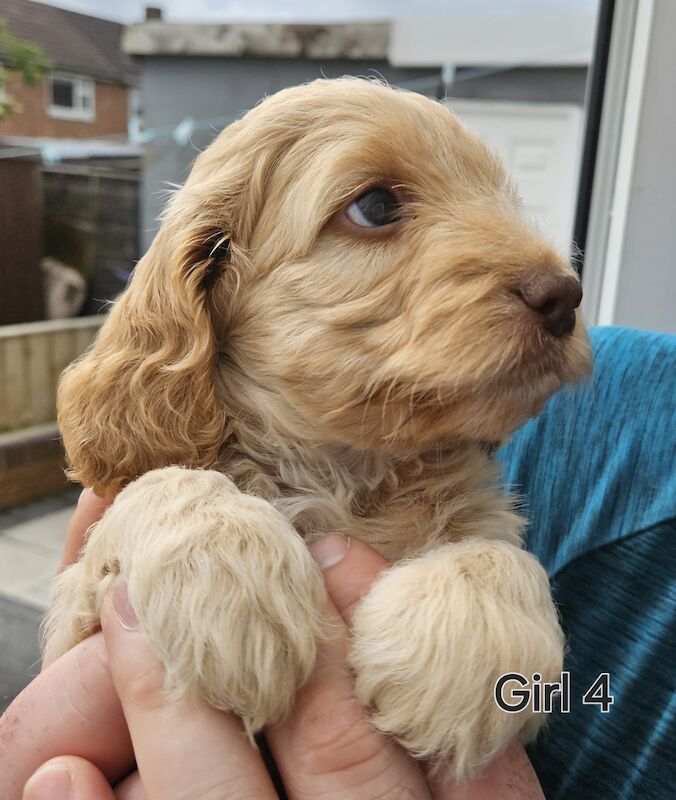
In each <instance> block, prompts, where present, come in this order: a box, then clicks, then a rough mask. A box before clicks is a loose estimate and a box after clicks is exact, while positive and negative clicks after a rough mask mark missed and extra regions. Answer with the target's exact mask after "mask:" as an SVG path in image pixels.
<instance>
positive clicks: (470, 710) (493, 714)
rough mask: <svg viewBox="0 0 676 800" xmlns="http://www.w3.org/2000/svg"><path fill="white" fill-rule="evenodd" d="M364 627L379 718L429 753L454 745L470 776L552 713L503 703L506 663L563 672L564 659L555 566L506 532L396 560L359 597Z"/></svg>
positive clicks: (357, 650)
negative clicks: (498, 685) (551, 576)
mask: <svg viewBox="0 0 676 800" xmlns="http://www.w3.org/2000/svg"><path fill="white" fill-rule="evenodd" d="M353 630H354V644H353V649H352V653H351V662H352V666H353V668H354V670H355V674H356V688H357V694H358V697H359V699H360V701H361V702H362V703H363V704H364V705H367V706H370V707H371V708H372V710H373V721H374V723H375V725H376V726H377V727H378V728H379V729H380V730H381V731H383V732H385V733H388V734H390V735H392V736H394V737H395V738H396V739H397V740H398V741H399V742H400V743H401V744H402V745H403V746H404V747H405V748H406V749H408V750H409V751H410V752H411V753H412V754H414V755H416V756H418V757H421V758H435V757H438V756H448V755H452V756H453V764H454V770H455V774H456V776H457V777H458V778H459V779H461V778H463V777H466V776H468V775H471V774H473V773H475V772H476V771H477V770H479V769H481V768H482V767H483V766H484V765H485V764H486V763H487V762H488V761H490V760H491V759H492V758H493V757H494V756H495V755H497V753H499V752H500V751H501V750H502V749H503V748H504V747H505V746H506V745H507V744H509V742H510V741H512V740H513V739H515V738H517V737H518V738H521V739H522V741H525V740H528V739H531V738H532V737H533V736H534V735H535V733H536V732H537V730H538V729H539V727H540V725H541V724H542V722H543V721H544V718H543V715H536V714H533V713H532V712H531V711H529V710H528V709H525V710H524V711H521V712H519V713H514V714H510V713H506V712H505V711H503V710H501V709H500V708H499V707H498V706H497V704H496V703H495V700H494V687H495V682H496V680H497V679H498V678H499V677H500V675H502V674H504V673H506V672H520V673H522V674H524V675H526V676H531V675H532V674H533V673H534V672H539V673H540V674H541V675H542V677H543V680H546V681H552V680H557V679H558V677H559V673H560V671H561V668H562V661H563V635H562V633H561V629H560V627H559V623H558V617H557V613H556V609H555V607H554V604H553V602H552V600H551V597H550V592H549V582H548V580H547V576H546V574H545V572H544V570H543V569H542V567H541V566H540V565H539V564H538V562H537V561H536V560H535V559H534V558H533V557H532V556H531V555H529V554H528V553H526V552H524V551H522V550H519V549H518V548H516V547H514V546H512V545H509V544H506V543H504V542H499V541H485V540H480V539H473V540H465V541H463V542H460V543H458V544H452V545H446V546H444V547H442V548H439V549H438V550H435V551H432V552H430V553H429V554H426V555H425V556H423V557H420V558H417V559H415V560H412V561H410V562H408V563H405V564H403V565H401V566H395V567H394V568H392V569H390V570H389V571H388V572H386V573H385V574H384V575H383V577H382V578H381V579H380V580H379V581H378V582H377V583H376V585H375V586H374V587H373V589H372V590H371V591H370V592H369V593H368V595H367V596H366V597H365V598H364V599H363V600H362V602H361V603H360V605H359V606H358V608H357V611H356V614H355V617H354V628H353Z"/></svg>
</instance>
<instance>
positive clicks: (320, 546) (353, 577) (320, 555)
mask: <svg viewBox="0 0 676 800" xmlns="http://www.w3.org/2000/svg"><path fill="white" fill-rule="evenodd" d="M310 553H312V557H313V558H314V560H315V561H316V562H317V564H318V565H319V567H320V569H321V570H322V572H323V573H324V583H325V585H326V591H327V592H328V593H329V596H330V598H331V600H332V601H333V604H334V606H335V607H336V609H337V611H338V613H339V614H340V615H341V617H342V618H343V620H344V621H345V622H346V623H347V624H348V625H349V624H350V622H351V621H352V612H353V610H354V607H355V606H356V605H357V603H358V602H359V601H360V600H361V598H362V597H363V596H364V595H365V594H366V593H367V592H368V591H369V589H370V588H371V586H372V584H373V582H374V581H375V580H376V579H377V578H378V576H379V575H380V573H381V572H383V570H386V569H387V568H388V567H389V566H390V565H389V563H388V562H387V561H386V560H385V559H384V558H383V557H382V556H381V555H380V553H377V552H376V551H375V550H374V549H373V548H372V547H369V546H368V545H367V544H364V542H360V541H359V539H348V538H347V537H345V536H341V535H340V534H337V533H332V534H329V535H328V536H325V537H324V538H323V539H319V540H318V541H316V542H313V543H312V544H311V545H310Z"/></svg>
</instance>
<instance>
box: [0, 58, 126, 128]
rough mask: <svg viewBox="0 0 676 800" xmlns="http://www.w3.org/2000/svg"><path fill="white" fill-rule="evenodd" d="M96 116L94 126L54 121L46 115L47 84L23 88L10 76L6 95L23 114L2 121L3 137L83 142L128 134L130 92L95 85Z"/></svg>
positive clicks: (0, 123) (91, 123) (14, 114)
mask: <svg viewBox="0 0 676 800" xmlns="http://www.w3.org/2000/svg"><path fill="white" fill-rule="evenodd" d="M95 85H96V90H95V95H96V99H95V108H96V116H95V118H94V120H93V121H92V122H79V121H76V120H64V119H54V117H50V116H49V113H48V111H47V108H48V96H47V85H46V81H42V82H41V83H40V84H38V85H36V86H24V84H22V83H21V81H20V80H19V78H18V76H16V75H14V74H10V75H9V76H8V80H7V85H6V92H7V95H8V97H11V98H12V99H13V100H15V101H16V102H17V103H19V104H20V105H21V111H20V112H15V113H12V114H10V115H9V116H8V117H7V118H6V119H0V136H3V135H4V136H49V137H54V138H62V139H84V138H88V137H91V136H106V135H108V134H115V133H126V131H127V116H128V96H129V89H128V88H127V87H126V86H120V85H117V84H112V83H101V82H98V81H97V82H96V84H95Z"/></svg>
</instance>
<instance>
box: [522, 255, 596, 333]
mask: <svg viewBox="0 0 676 800" xmlns="http://www.w3.org/2000/svg"><path fill="white" fill-rule="evenodd" d="M516 293H517V295H518V296H519V297H520V298H521V299H522V300H523V302H524V303H525V304H526V305H527V306H528V307H529V308H532V309H533V311H535V312H537V314H538V315H539V316H540V317H541V319H542V325H543V326H544V328H545V329H546V330H548V331H549V332H550V333H553V334H554V336H565V334H567V333H570V332H571V331H572V330H573V328H575V309H576V308H577V307H578V306H579V305H580V301H581V300H582V287H581V286H580V282H579V281H578V280H577V278H574V277H572V275H560V274H558V273H556V272H553V271H552V270H548V269H536V270H533V271H531V272H527V273H526V274H525V275H524V276H523V278H522V279H521V283H520V284H519V286H518V288H517V290H516Z"/></svg>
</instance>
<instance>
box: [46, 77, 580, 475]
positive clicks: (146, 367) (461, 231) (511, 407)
mask: <svg viewBox="0 0 676 800" xmlns="http://www.w3.org/2000/svg"><path fill="white" fill-rule="evenodd" d="M580 294H581V293H580V289H579V284H578V281H577V278H576V275H575V273H574V271H573V270H572V269H571V267H570V266H569V265H568V264H567V263H566V262H565V261H564V260H563V259H562V258H561V256H560V255H559V254H558V253H557V252H556V251H555V250H554V249H553V248H552V246H551V245H550V243H549V242H548V241H547V240H546V239H545V238H544V237H542V236H541V235H540V234H539V233H538V232H537V231H536V230H534V229H533V228H532V227H531V226H530V225H529V222H528V220H527V219H526V216H525V214H524V213H523V210H522V208H521V206H520V203H519V199H518V197H517V195H516V193H515V191H514V189H513V187H512V185H511V183H510V180H509V178H508V176H507V175H506V174H505V172H504V169H503V168H502V166H501V164H500V162H499V161H498V160H497V159H496V158H495V157H494V156H493V155H492V154H491V153H490V152H489V151H488V150H487V149H486V147H485V146H484V145H483V144H482V143H481V141H480V140H479V139H477V138H476V137H475V136H474V135H472V134H471V133H469V132H468V131H467V130H466V129H464V128H463V127H462V125H461V124H460V123H459V122H458V121H457V120H456V119H455V118H454V116H453V115H452V114H451V112H450V111H449V110H448V109H446V108H444V107H442V106H440V105H438V104H437V103H434V102H432V101H430V100H427V99H425V98H423V97H421V96H418V95H415V94H410V93H406V92H401V91H396V90H393V89H390V88H387V87H385V86H382V85H379V84H376V83H372V82H367V81H362V80H356V79H343V80H339V81H316V82H314V83H312V84H309V85H306V86H302V87H297V88H293V89H287V90H285V91H282V92H280V93H279V94H276V95H274V96H272V97H270V98H269V99H267V100H265V101H264V102H263V103H261V104H260V105H259V106H257V107H256V108H255V109H254V110H252V111H250V112H249V113H248V114H247V115H246V116H245V117H244V118H242V119H241V120H239V121H238V122H236V123H234V124H233V125H231V126H230V127H229V128H227V129H226V130H225V131H223V133H222V134H221V135H220V136H219V137H218V138H217V139H216V141H215V142H214V143H213V144H212V145H211V146H210V147H209V148H208V149H207V150H206V151H204V152H203V153H202V154H201V155H200V156H199V157H198V159H197V160H196V162H195V165H194V168H193V171H192V173H191V175H190V177H189V179H188V181H187V182H186V184H185V186H184V187H183V188H182V189H181V190H180V191H179V192H177V194H176V195H175V196H174V198H173V200H172V202H171V203H170V205H169V207H168V209H167V211H166V213H165V215H164V219H163V222H162V227H161V229H160V231H159V233H158V235H157V237H156V238H155V241H154V242H153V244H152V246H151V248H150V250H149V252H148V253H147V255H146V256H145V257H144V258H143V259H142V261H141V262H140V263H139V265H138V266H137V268H136V270H135V274H134V278H133V280H132V282H131V285H130V287H129V289H128V290H127V292H126V293H125V294H124V295H123V297H122V298H121V299H120V301H119V302H118V303H117V304H116V306H115V308H114V309H113V311H112V312H111V314H110V316H109V318H108V320H107V321H106V323H105V325H104V326H103V328H102V331H101V333H100V335H99V337H98V339H97V341H96V343H95V344H94V346H93V348H92V349H91V350H90V351H89V352H88V353H87V354H86V355H85V356H84V357H83V358H82V359H80V360H79V361H78V362H76V363H75V364H74V365H73V366H72V367H71V368H70V369H69V370H68V371H67V372H66V373H65V375H64V378H63V380H62V384H61V388H60V393H59V407H60V413H59V420H60V424H61V428H62V432H63V435H64V440H65V444H66V448H67V451H68V454H69V458H70V461H71V464H72V467H73V471H72V474H73V475H74V477H77V478H78V479H80V480H82V481H83V482H84V483H87V484H89V485H94V486H95V487H96V488H98V489H99V490H100V489H103V488H108V489H113V490H114V489H117V488H119V486H120V485H122V484H123V483H125V482H126V481H128V480H131V479H132V478H133V477H135V476H136V475H138V474H140V473H142V472H145V471H147V470H148V469H151V468H154V467H158V466H162V465H164V464H169V463H182V464H187V465H191V466H207V465H209V464H212V463H214V461H215V460H216V459H217V457H218V453H219V450H220V448H221V447H222V446H223V443H224V441H225V440H226V438H227V436H228V435H230V434H231V433H233V432H235V433H236V432H237V430H238V429H239V430H240V431H242V430H243V429H244V428H247V429H256V430H257V431H259V433H260V435H261V437H263V438H265V437H268V438H270V437H273V438H276V439H279V440H289V441H302V442H303V443H305V444H306V445H308V446H315V445H322V444H328V443H337V442H338V443H342V444H347V445H350V446H351V447H354V448H357V449H380V450H385V451H389V452H391V453H393V454H396V455H406V454H410V453H415V452H422V451H424V450H427V449H429V448H430V447H434V446H436V445H439V444H448V443H449V442H451V441H453V440H465V441H467V440H469V441H481V442H483V441H496V440H499V439H501V438H502V437H504V436H505V435H506V434H507V433H509V432H510V431H512V430H513V429H514V428H516V427H517V426H518V425H519V424H520V423H521V422H523V421H524V420H525V419H526V418H527V417H528V416H531V415H533V414H534V413H536V412H537V411H538V410H539V409H540V408H541V407H542V404H543V403H544V401H545V400H546V398H547V397H548V396H549V395H550V394H551V393H552V392H553V391H554V390H556V389H557V388H558V387H559V386H560V385H561V384H562V383H564V382H566V381H570V380H577V379H580V378H582V377H583V376H584V375H585V374H586V373H587V371H588V368H589V353H588V344H587V338H586V334H585V333H584V331H583V329H582V327H581V325H580V324H577V325H576V324H575V323H576V314H577V312H576V308H577V305H578V304H579V300H580Z"/></svg>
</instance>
